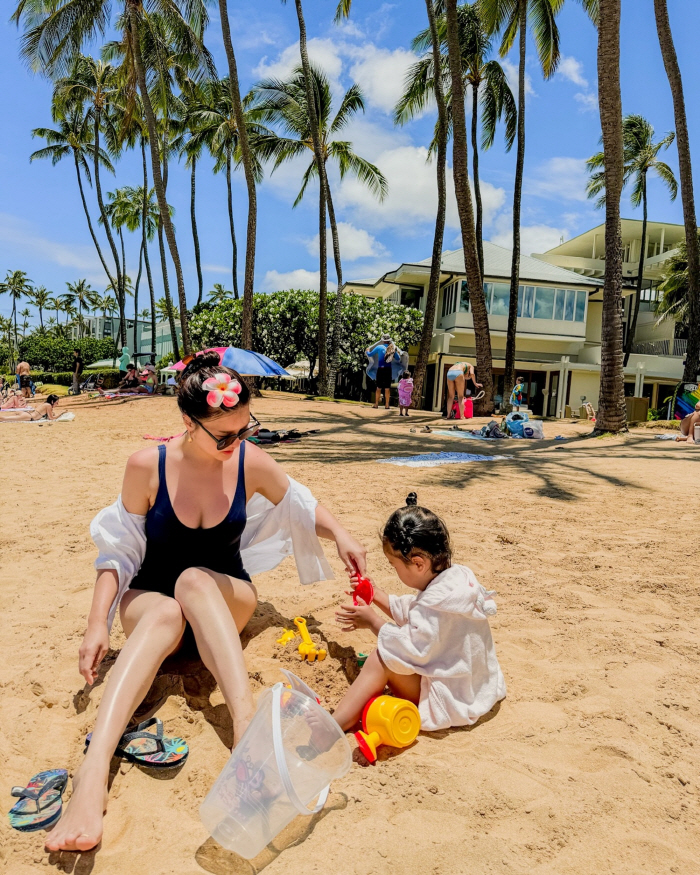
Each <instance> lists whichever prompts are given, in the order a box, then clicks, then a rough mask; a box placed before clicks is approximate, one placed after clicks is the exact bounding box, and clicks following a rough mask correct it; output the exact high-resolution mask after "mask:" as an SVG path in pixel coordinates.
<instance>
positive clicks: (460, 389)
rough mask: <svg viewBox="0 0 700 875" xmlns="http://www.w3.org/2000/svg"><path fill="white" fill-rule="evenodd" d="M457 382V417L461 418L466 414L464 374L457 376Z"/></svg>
mask: <svg viewBox="0 0 700 875" xmlns="http://www.w3.org/2000/svg"><path fill="white" fill-rule="evenodd" d="M455 384H456V386H457V419H461V418H462V416H463V414H464V386H465V384H466V380H465V379H464V374H462V376H461V377H457V379H456V380H455Z"/></svg>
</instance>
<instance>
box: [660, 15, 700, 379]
mask: <svg viewBox="0 0 700 875" xmlns="http://www.w3.org/2000/svg"><path fill="white" fill-rule="evenodd" d="M654 13H655V17H656V30H657V33H658V36H659V46H660V47H661V56H662V58H663V62H664V68H665V70H666V76H667V77H668V82H669V85H670V87H671V96H672V98H673V115H674V119H675V126H676V137H677V139H676V144H677V147H678V175H679V176H680V181H681V201H682V202H683V223H684V225H685V243H686V252H687V257H688V349H687V353H686V357H685V366H684V369H683V380H684V382H695V381H696V380H697V377H698V372H699V371H700V243H699V242H698V236H697V220H696V214H695V195H694V193H693V170H692V165H691V160H690V138H689V136H688V119H687V116H686V111H685V97H684V95H683V78H682V76H681V70H680V66H679V65H678V56H677V55H676V48H675V46H674V44H673V33H672V31H671V23H670V21H669V18H668V7H667V5H666V0H654Z"/></svg>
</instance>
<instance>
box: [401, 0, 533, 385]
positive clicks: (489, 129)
mask: <svg viewBox="0 0 700 875" xmlns="http://www.w3.org/2000/svg"><path fill="white" fill-rule="evenodd" d="M457 19H458V23H459V45H460V53H461V57H462V70H463V80H464V87H465V89H466V88H470V89H471V97H472V118H471V146H472V173H473V178H474V201H475V205H476V245H477V250H478V253H479V267H480V269H481V273H482V275H483V273H484V249H483V205H482V199H481V184H480V176H479V145H481V148H482V149H485V150H486V149H490V148H491V146H492V145H493V142H494V139H495V137H496V128H497V125H498V122H499V121H501V120H503V122H504V123H505V141H506V151H510V149H511V147H512V145H513V141H514V139H515V130H516V125H517V121H518V110H517V107H516V103H515V98H514V97H513V92H512V91H511V89H510V86H509V84H508V79H507V76H506V73H505V70H504V69H503V67H502V66H501V65H500V64H499V63H498V61H496V60H488V58H489V55H490V54H491V52H492V44H491V38H490V37H489V36H488V34H487V33H486V31H485V29H484V24H483V21H482V17H481V13H480V10H479V5H478V3H472V4H471V5H469V4H468V3H465V4H464V5H462V6H458V7H457ZM436 28H437V34H438V42H439V52H438V60H439V64H438V65H437V69H438V70H440V76H439V78H440V79H441V87H442V90H443V92H444V95H445V102H446V107H447V124H448V132H449V130H450V129H451V127H452V108H451V101H452V87H451V77H450V69H449V59H448V57H447V24H446V20H445V15H444V14H443V15H440V16H439V17H438V16H436ZM412 48H413V50H414V51H415V52H424V54H423V57H421V58H420V60H418V61H417V62H416V63H415V64H413V65H412V66H411V68H410V69H409V71H408V74H407V76H406V82H405V85H404V93H403V95H402V97H401V99H400V100H399V102H398V104H397V105H396V110H395V112H394V121H395V122H396V123H397V124H401V125H402V124H405V123H406V122H408V121H410V120H411V119H414V118H417V117H419V116H420V115H422V114H423V112H424V111H425V109H426V107H427V106H428V104H429V102H430V100H431V99H435V94H434V92H435V87H434V77H435V69H436V64H435V61H434V59H433V52H432V40H431V35H430V28H429V27H428V28H426V29H425V30H423V31H421V32H420V33H419V34H418V36H416V37H415V39H414V40H413V43H412ZM479 117H481V144H480V143H479ZM439 123H440V122H439V119H438V122H437V124H439ZM436 145H437V125H436V136H435V138H434V139H433V143H432V144H431V152H433V151H435V149H436ZM414 380H415V377H414Z"/></svg>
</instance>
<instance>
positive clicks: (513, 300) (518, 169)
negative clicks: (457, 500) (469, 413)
mask: <svg viewBox="0 0 700 875" xmlns="http://www.w3.org/2000/svg"><path fill="white" fill-rule="evenodd" d="M519 28H520V67H519V69H518V153H517V156H516V159H515V183H514V186H513V256H512V260H511V266H510V297H509V300H508V328H507V331H506V362H505V373H504V376H503V401H504V402H505V404H504V406H505V408H506V410H509V409H510V405H509V404H508V401H507V399H509V398H510V392H511V389H512V388H513V386H514V385H515V343H516V334H517V330H518V291H519V286H520V210H521V204H522V198H523V170H524V167H525V54H526V45H527V5H526V4H525V3H521V4H520V23H519Z"/></svg>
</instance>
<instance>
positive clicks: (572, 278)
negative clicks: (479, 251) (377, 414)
mask: <svg viewBox="0 0 700 875" xmlns="http://www.w3.org/2000/svg"><path fill="white" fill-rule="evenodd" d="M633 224H635V225H636V224H639V225H641V223H633ZM657 227H658V226H657V225H655V226H654V232H653V235H654V236H653V235H652V234H650V246H655V245H659V246H660V250H661V251H660V252H659V253H658V255H665V257H666V258H668V253H669V252H670V251H672V249H673V247H674V246H675V244H676V243H677V240H678V239H680V238H678V237H677V235H676V234H675V232H674V233H673V234H672V233H670V232H668V231H667V232H665V234H668V236H666V237H665V240H663V241H658V240H656V239H655V237H656V236H658V235H657V232H656V229H657ZM665 227H666V228H667V229H668V228H672V229H678V228H679V227H680V229H681V231H682V226H665ZM601 230H603V226H601V227H600V229H594V230H593V231H591V232H588V234H589V235H592V238H591V239H588V238H587V235H582V238H587V239H586V240H585V245H586V246H588V249H587V250H586V253H585V255H586V256H587V258H584V257H583V256H580V255H576V254H575V253H576V252H577V251H580V248H572V249H571V252H570V253H563V254H562V253H561V252H560V250H562V249H563V248H565V247H567V246H569V244H571V243H574V242H575V241H569V243H565V244H563V246H560V247H557V248H556V249H554V250H551V251H550V252H547V253H544V254H543V255H540V256H537V257H528V256H523V257H521V261H520V292H519V300H518V322H517V342H516V369H517V372H518V376H522V377H523V378H524V380H525V384H526V387H527V392H526V396H527V403H528V406H529V407H530V409H531V410H532V411H533V412H534V413H536V414H543V415H547V416H559V417H562V416H564V415H565V413H566V408H567V406H569V407H573V408H575V409H577V408H578V407H579V406H580V405H581V403H582V399H584V398H585V400H586V401H589V402H591V403H592V404H593V406H594V407H597V404H598V390H599V383H600V335H601V319H602V300H603V295H602V285H603V281H602V278H601V277H602V275H603V269H604V261H602V263H601V259H599V258H590V256H591V255H596V254H597V253H596V252H595V250H594V249H593V248H592V246H594V245H595V243H596V241H598V245H601V244H600V242H599V241H600V237H598V238H596V235H600V233H601ZM640 236H641V233H640ZM582 238H576V240H577V241H578V240H581V239H582ZM626 239H627V241H628V243H629V244H630V246H633V245H634V244H633V240H634V237H633V236H632V237H631V236H630V235H629V234H628V235H627V238H626ZM652 241H653V242H652ZM582 245H583V244H582ZM669 246H670V247H671V249H669V248H668V247H669ZM628 253H629V250H628ZM630 257H634V250H633V249H632V255H631V256H630ZM581 258H584V260H585V261H587V262H588V261H590V262H591V264H588V263H586V264H583V263H581V262H580V261H579V260H578V259H581ZM567 259H570V260H571V262H570V263H568V262H567V263H566V264H562V263H560V262H561V261H566V260H567ZM651 262H652V263H651V265H650V274H651V273H652V272H657V276H656V277H655V278H654V277H653V276H650V279H651V280H652V283H650V284H649V291H648V293H647V294H648V295H649V296H651V295H652V294H655V286H654V285H653V280H654V279H655V280H656V282H658V278H659V276H660V268H659V264H660V263H661V262H660V261H659V259H658V256H657V255H652V257H651ZM430 264H431V259H430V258H427V259H424V260H423V261H417V262H414V263H405V264H402V265H399V266H398V267H397V268H396V270H394V271H391V272H389V273H387V274H384V276H382V277H380V278H379V279H376V280H363V281H358V282H348V283H346V284H345V287H344V288H345V291H346V292H350V293H355V294H361V295H365V296H367V297H370V298H384V299H389V300H393V301H395V302H396V303H400V304H404V305H405V306H409V307H419V308H420V309H421V310H424V309H425V298H426V295H427V290H428V284H429V279H430ZM510 266H511V252H510V250H508V249H504V248H502V247H500V246H496V245H495V244H493V243H489V242H486V241H485V242H484V292H485V294H486V303H487V308H488V311H489V326H490V333H491V345H492V349H493V374H494V385H495V400H496V401H497V402H498V401H500V399H501V398H502V396H503V393H504V386H503V379H504V377H503V375H504V369H505V347H506V333H507V321H508V302H509V297H510V295H509V289H510ZM630 271H634V262H633V261H627V262H626V263H625V276H626V277H632V276H633V274H632V273H630ZM644 274H645V277H646V276H647V271H646V269H645V272H644ZM634 276H636V274H634ZM633 293H634V290H633V289H632V288H629V289H626V290H625V294H626V296H628V297H629V296H630V295H633ZM648 303H649V306H647V307H646V310H645V311H644V312H640V316H639V321H638V332H637V336H638V337H639V338H643V342H644V343H649V342H652V343H653V344H656V343H657V342H658V341H664V340H666V341H668V340H669V338H668V337H667V336H666V335H668V334H670V335H671V338H672V336H673V326H672V325H668V326H665V327H664V328H663V330H661V331H660V330H659V329H654V328H653V318H652V317H653V314H652V313H651V312H650V306H651V302H650V301H649V302H648ZM628 309H629V307H628V306H627V307H626V313H627V311H628ZM643 317H644V318H643ZM671 346H673V344H671ZM652 349H655V347H652ZM658 351H664V348H662V347H659V349H658ZM669 351H670V352H671V353H674V352H675V351H676V350H674V349H671V350H668V349H666V352H669ZM413 352H414V353H415V350H414V351H413ZM475 356H476V346H475V338H474V328H473V322H472V314H471V312H470V305H469V295H468V291H467V283H466V275H465V269H464V254H463V251H462V250H461V249H458V250H454V251H452V252H449V251H448V252H444V253H443V255H442V261H441V272H440V294H439V298H438V304H437V311H436V316H435V330H434V335H433V343H432V347H431V353H430V358H429V362H428V370H427V375H426V385H425V397H426V399H427V401H426V406H427V407H428V408H430V409H433V410H440V409H442V407H443V405H444V403H445V393H446V379H445V377H446V374H447V371H448V369H449V367H450V365H451V364H453V363H454V362H457V361H461V360H464V359H468V360H471V361H472V362H474V361H475ZM413 360H414V359H413ZM682 370H683V359H682V357H680V356H678V355H674V354H672V355H668V354H666V355H650V354H648V353H633V354H632V356H631V357H630V361H629V365H628V367H627V368H626V369H625V393H626V394H627V395H634V396H637V397H639V396H645V397H647V398H648V399H649V402H650V406H652V407H655V406H658V405H661V404H662V403H663V401H664V398H665V397H667V395H669V394H671V393H672V391H673V387H674V386H675V384H676V383H677V382H678V381H679V380H680V378H681V375H682ZM477 377H478V375H477ZM511 388H512V387H510V386H508V387H505V391H506V392H510V389H511Z"/></svg>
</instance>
